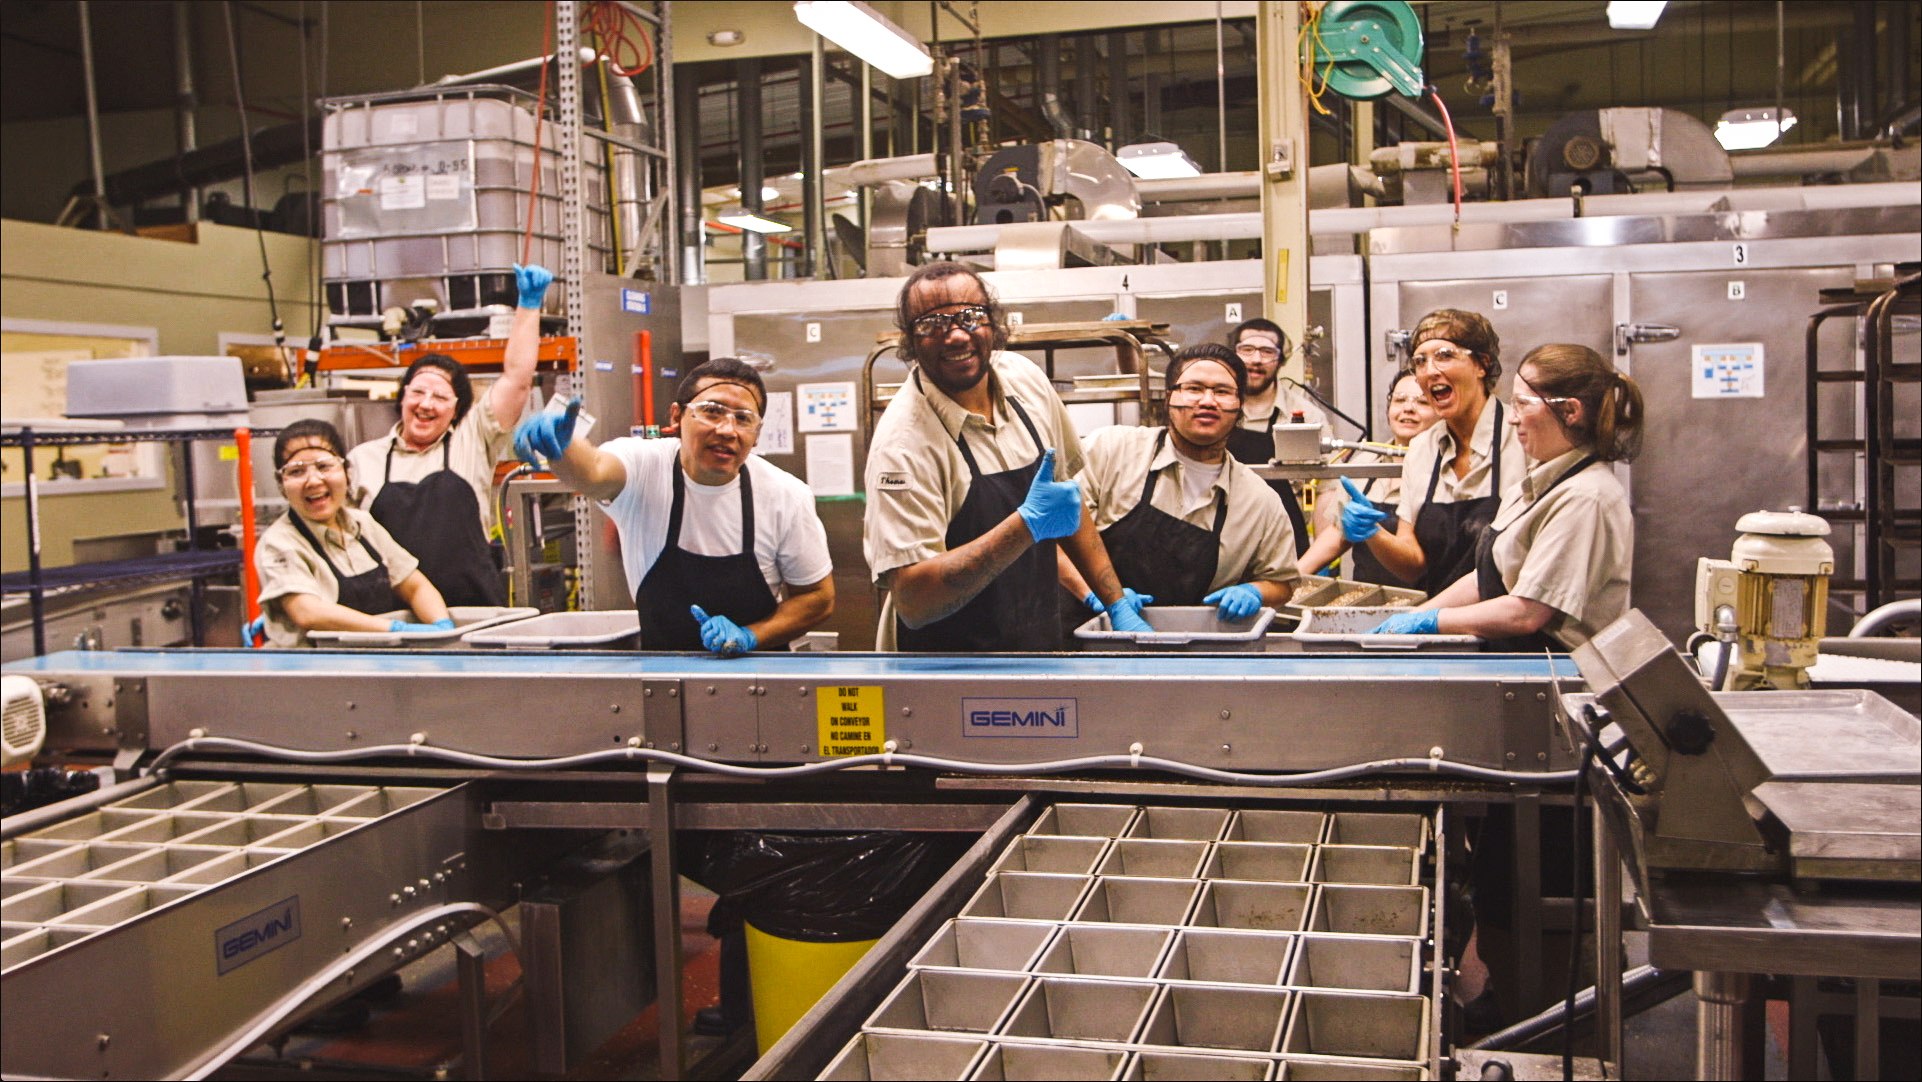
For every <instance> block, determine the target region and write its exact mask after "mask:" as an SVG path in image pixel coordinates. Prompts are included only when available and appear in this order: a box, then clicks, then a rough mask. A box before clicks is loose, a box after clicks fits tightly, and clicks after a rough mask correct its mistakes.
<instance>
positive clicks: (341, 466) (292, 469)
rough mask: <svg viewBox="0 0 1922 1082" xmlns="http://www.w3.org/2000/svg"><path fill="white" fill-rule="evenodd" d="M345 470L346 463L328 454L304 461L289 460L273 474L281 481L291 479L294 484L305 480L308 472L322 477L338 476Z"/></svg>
mask: <svg viewBox="0 0 1922 1082" xmlns="http://www.w3.org/2000/svg"><path fill="white" fill-rule="evenodd" d="M346 471H347V463H345V462H343V461H342V460H340V459H338V458H335V457H333V456H332V455H329V456H327V457H326V458H310V459H308V460H307V461H305V462H289V463H288V464H287V465H285V466H282V467H281V468H280V469H278V470H275V471H274V476H276V477H278V478H280V479H281V480H282V481H292V482H294V483H295V484H300V483H301V482H303V481H305V480H307V478H308V476H309V475H310V474H314V473H318V474H319V475H320V476H322V477H338V476H340V475H341V474H342V473H345V472H346Z"/></svg>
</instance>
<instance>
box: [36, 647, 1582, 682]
mask: <svg viewBox="0 0 1922 1082" xmlns="http://www.w3.org/2000/svg"><path fill="white" fill-rule="evenodd" d="M5 671H7V672H10V673H55V672H82V673H84V672H98V673H139V672H155V673H159V672H175V673H178V672H198V673H231V674H245V673H261V674H267V673H280V674H301V673H311V674H320V673H340V674H350V673H379V674H396V675H400V674H419V675H460V674H473V675H485V674H490V673H492V674H502V675H507V674H526V673H548V674H565V673H571V674H577V675H620V674H630V675H633V676H644V677H649V678H656V679H659V678H674V677H686V678H699V677H703V676H713V675H715V674H717V673H723V672H724V673H727V674H729V675H746V674H749V673H752V674H755V675H759V676H767V677H771V678H777V679H778V678H787V679H802V680H833V681H838V682H848V683H852V682H855V681H860V680H870V679H887V678H890V677H914V676H996V675H1002V676H1008V677H1011V678H1020V679H1028V680H1033V679H1048V678H1053V677H1059V678H1068V679H1104V678H1107V679H1114V678H1123V677H1136V678H1139V677H1150V678H1161V679H1191V678H1196V677H1209V678H1215V679H1220V678H1234V677H1248V676H1288V677H1295V678H1301V677H1330V678H1342V679H1351V680H1352V679H1355V678H1357V677H1366V676H1381V677H1384V678H1393V679H1410V678H1425V679H1443V680H1445V679H1450V678H1454V679H1466V680H1501V679H1516V680H1528V679H1534V680H1544V679H1552V678H1558V677H1559V678H1562V679H1568V680H1579V679H1580V678H1581V674H1580V672H1579V670H1577V669H1576V667H1575V663H1574V661H1572V660H1570V659H1569V658H1568V657H1567V656H1563V655H1557V656H1550V655H1547V654H1397V655H1391V656H1382V655H1355V654H1244V655H1239V656H1224V657H1208V656H1202V655H1196V654H1170V655H1168V656H1165V657H1159V656H1145V655H1142V654H1122V655H1114V656H1101V655H1088V654H1059V655H1033V656H1016V655H992V656H966V655H915V654H832V653H806V654H795V653H772V652H770V653H765V654H752V655H749V656H747V657H742V658H733V659H724V658H717V657H712V656H709V655H706V654H644V653H584V652H578V651H551V652H544V653H504V652H502V653H496V652H491V651H490V652H488V653H484V654H483V653H466V652H462V653H451V652H450V653H420V652H414V653H399V652H394V651H339V652H335V651H321V650H116V651H85V650H65V651H61V652H60V653H56V654H48V655H46V656H45V657H36V658H27V659H23V660H20V661H13V662H9V663H7V665H6V666H5Z"/></svg>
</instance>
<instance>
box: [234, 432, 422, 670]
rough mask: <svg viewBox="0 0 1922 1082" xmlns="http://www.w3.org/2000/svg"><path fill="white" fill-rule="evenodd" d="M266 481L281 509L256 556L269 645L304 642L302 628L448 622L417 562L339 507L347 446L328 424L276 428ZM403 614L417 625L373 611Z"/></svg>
mask: <svg viewBox="0 0 1922 1082" xmlns="http://www.w3.org/2000/svg"><path fill="white" fill-rule="evenodd" d="M274 475H275V476H276V477H278V478H279V479H280V491H281V492H282V493H283V494H285V495H286V497H287V505H288V510H287V513H286V514H284V515H282V516H280V519H279V521H277V522H275V523H274V524H273V525H272V526H269V527H267V529H266V531H265V532H264V533H262V534H261V535H260V541H259V543H258V545H257V546H256V547H255V550H254V562H255V564H256V566H257V567H258V569H259V573H260V606H261V619H262V621H263V622H264V628H265V631H266V633H267V645H269V646H304V645H306V644H307V633H308V632H309V631H426V630H430V629H448V628H452V627H453V626H454V621H453V618H452V617H451V616H449V615H448V612H447V603H446V602H445V601H443V600H442V599H441V595H440V591H439V590H437V589H435V588H434V584H433V583H431V582H429V581H427V576H426V575H423V574H421V572H420V569H419V568H420V561H419V560H416V559H415V558H414V557H413V555H412V554H411V553H409V552H408V551H407V550H406V549H404V548H402V547H401V546H400V545H399V544H398V543H397V542H395V540H394V538H393V536H392V535H391V534H389V533H388V532H387V531H386V529H384V528H383V527H382V526H381V524H380V523H379V522H376V521H375V520H374V518H373V516H372V515H369V514H368V513H367V512H365V511H362V510H360V509H358V508H354V507H349V506H347V488H348V481H349V478H350V472H349V469H348V465H347V450H346V446H345V444H344V443H343V441H342V440H341V438H340V432H339V431H338V430H336V429H335V428H334V426H333V425H331V424H328V423H327V422H326V421H319V420H312V419H308V420H302V421H295V422H294V423H293V424H290V425H288V426H287V427H286V428H283V429H281V430H280V436H279V438H278V439H276V440H274ZM403 608H404V609H411V610H413V615H414V619H415V621H418V622H412V621H403V620H395V619H391V618H389V617H385V616H377V615H375V614H376V613H383V612H391V611H393V610H395V609H403ZM247 639H248V641H249V642H250V643H251V642H252V640H253V629H251V628H250V629H249V632H248V635H247Z"/></svg>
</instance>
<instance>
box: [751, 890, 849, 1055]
mask: <svg viewBox="0 0 1922 1082" xmlns="http://www.w3.org/2000/svg"><path fill="white" fill-rule="evenodd" d="M879 942H880V940H878V939H857V940H854V941H853V942H849V943H804V942H802V941H800V940H798V939H782V938H781V937H779V936H773V935H769V934H767V933H766V932H763V931H762V930H760V929H759V928H756V927H755V926H754V925H753V923H752V922H747V971H748V985H749V988H750V989H751V991H752V995H753V997H754V1039H755V1042H756V1045H757V1046H758V1050H759V1051H760V1053H761V1054H766V1052H767V1050H768V1049H770V1048H772V1047H774V1042H776V1041H778V1040H780V1039H781V1037H782V1036H783V1035H785V1034H786V1033H787V1031H788V1030H789V1029H791V1028H793V1026H794V1023H796V1022H798V1021H800V1020H801V1016H802V1015H804V1014H806V1013H807V1012H808V1010H809V1009H810V1008H812V1007H813V1006H814V1004H815V1002H816V1001H817V1000H819V999H820V998H821V997H822V996H823V995H825V994H826V993H827V990H828V989H830V988H832V987H834V982H836V981H838V980H840V979H841V977H842V975H843V974H845V973H846V972H847V971H848V970H850V969H853V968H854V963H856V962H858V961H860V960H861V957H862V955H865V954H866V953H867V952H868V948H869V947H872V946H874V945H875V944H876V943H879Z"/></svg>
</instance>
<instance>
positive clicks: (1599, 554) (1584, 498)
mask: <svg viewBox="0 0 1922 1082" xmlns="http://www.w3.org/2000/svg"><path fill="white" fill-rule="evenodd" d="M1510 397H1511V399H1512V405H1511V408H1510V411H1509V421H1508V423H1509V424H1510V425H1511V426H1513V427H1514V430H1515V435H1516V438H1517V439H1518V440H1519V441H1520V442H1521V445H1522V449H1523V451H1525V452H1526V453H1527V455H1528V470H1527V473H1526V474H1525V475H1524V476H1523V477H1522V479H1521V485H1520V487H1519V489H1518V490H1517V491H1516V492H1514V493H1513V494H1511V495H1510V496H1509V497H1508V498H1507V499H1505V500H1503V501H1502V506H1501V512H1500V513H1499V514H1497V515H1496V516H1495V521H1494V523H1493V524H1492V525H1490V527H1489V528H1488V530H1487V531H1486V532H1485V533H1483V534H1482V537H1481V541H1480V544H1479V545H1478V547H1477V550H1476V553H1475V568H1474V570H1473V571H1472V572H1471V573H1469V574H1466V575H1463V576H1462V577H1461V578H1460V579H1459V580H1457V581H1456V582H1455V583H1454V584H1453V585H1451V586H1449V587H1448V588H1447V589H1446V590H1443V591H1442V592H1441V593H1440V594H1439V595H1438V596H1436V597H1434V598H1431V599H1430V600H1429V601H1428V603H1427V604H1425V605H1423V606H1422V608H1421V609H1419V610H1417V611H1414V612H1407V613H1400V614H1397V615H1395V616H1393V617H1390V618H1389V619H1388V621H1387V622H1386V623H1384V624H1383V625H1382V626H1381V627H1379V628H1377V629H1376V630H1378V631H1382V632H1391V633H1402V634H1423V635H1433V634H1448V635H1461V634H1471V635H1477V636H1480V637H1481V638H1482V639H1483V640H1485V641H1484V646H1483V648H1484V649H1491V650H1504V651H1517V650H1531V651H1532V650H1543V649H1550V650H1567V649H1572V648H1574V647H1576V646H1580V645H1581V644H1582V643H1585V642H1587V641H1588V640H1589V639H1590V638H1592V637H1593V636H1594V635H1595V633H1596V632H1597V631H1599V630H1601V629H1602V628H1604V627H1606V626H1608V625H1609V624H1610V623H1612V622H1613V621H1615V620H1616V619H1617V618H1619V617H1620V616H1621V615H1622V614H1623V613H1625V612H1627V611H1628V580H1629V572H1630V570H1631V567H1632V563H1633V558H1634V555H1635V520H1634V518H1633V517H1632V516H1631V515H1630V514H1629V509H1628V494H1627V493H1626V492H1624V491H1622V486H1621V482H1619V481H1617V480H1616V479H1615V471H1614V470H1612V469H1610V468H1609V463H1612V462H1627V461H1631V460H1633V459H1634V457H1635V454H1636V451H1637V450H1638V449H1639V448H1640V447H1641V442H1642V391H1641V388H1639V387H1637V386H1636V385H1635V381H1634V380H1631V379H1629V378H1628V377H1627V376H1625V375H1623V374H1621V373H1620V372H1617V371H1616V370H1615V367H1614V366H1613V365H1611V364H1609V362H1608V361H1607V360H1605V359H1603V357H1602V356H1601V355H1600V354H1598V353H1596V352H1595V351H1594V350H1592V349H1589V348H1588V347H1587V346H1575V345H1548V346H1540V347H1537V348H1536V349H1533V350H1530V351H1529V354H1528V356H1526V357H1524V358H1522V365H1521V368H1520V370H1518V371H1517V372H1516V374H1515V391H1514V394H1513V395H1512V396H1510Z"/></svg>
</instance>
